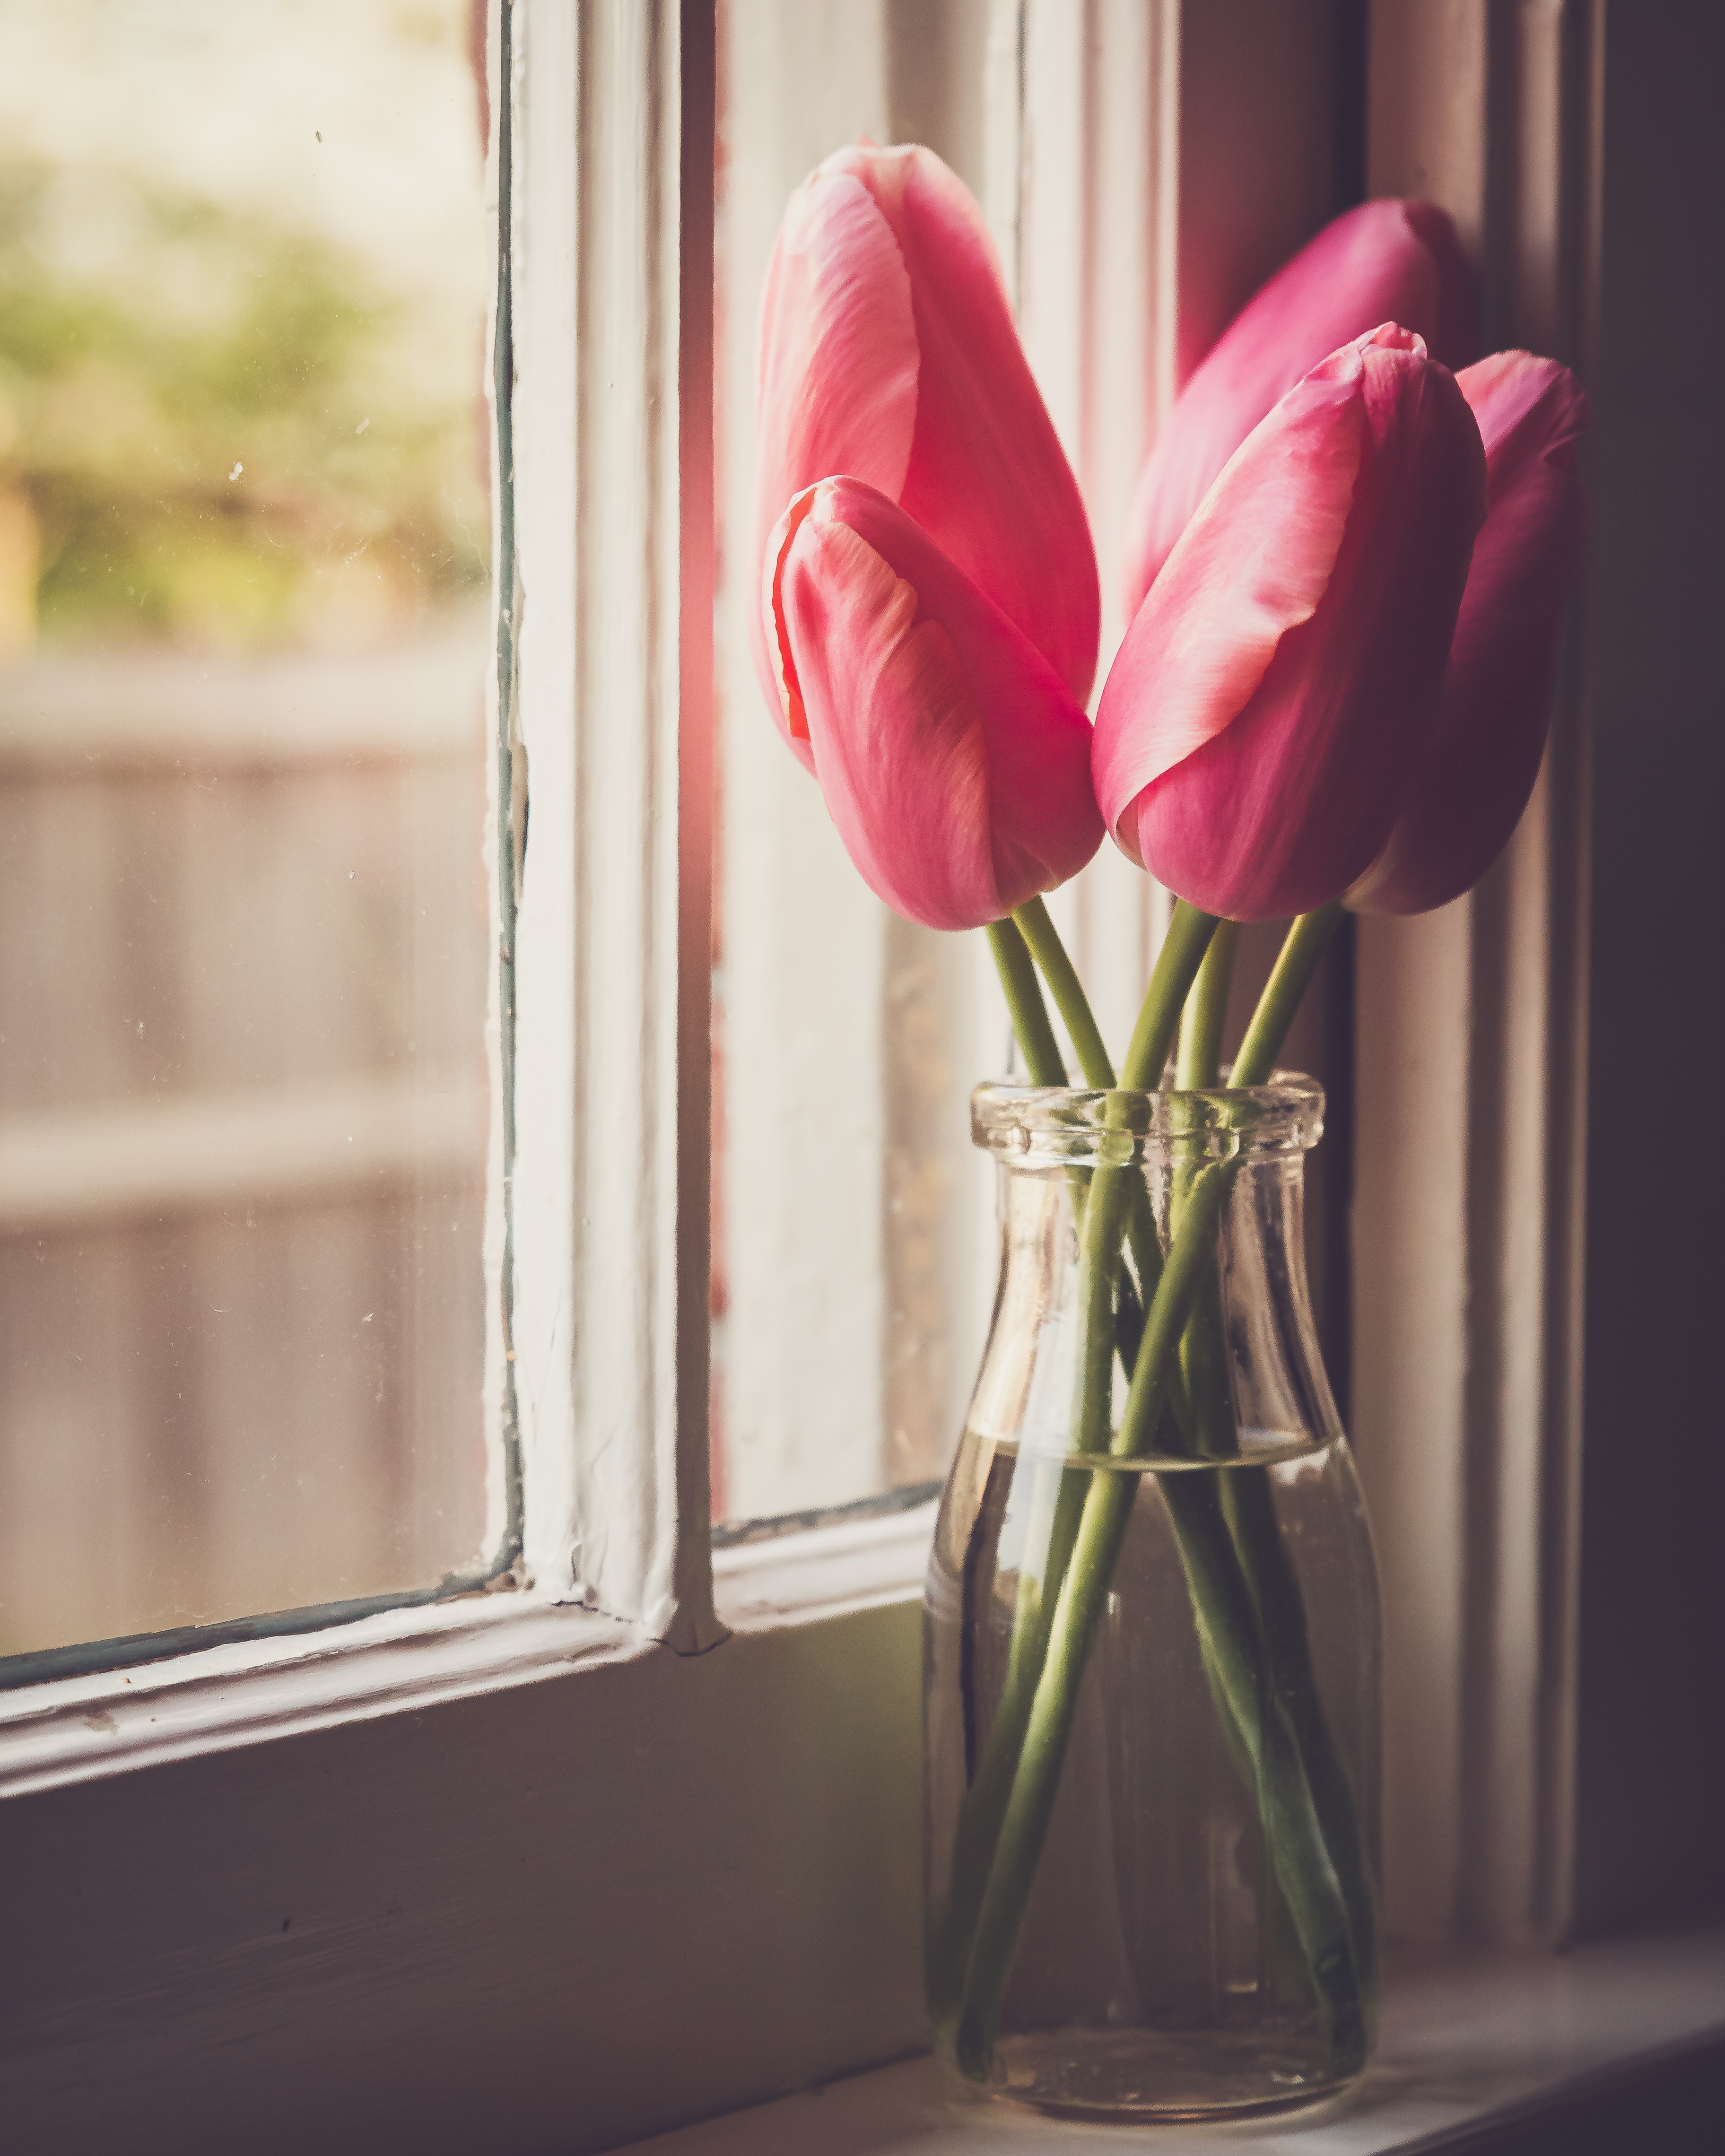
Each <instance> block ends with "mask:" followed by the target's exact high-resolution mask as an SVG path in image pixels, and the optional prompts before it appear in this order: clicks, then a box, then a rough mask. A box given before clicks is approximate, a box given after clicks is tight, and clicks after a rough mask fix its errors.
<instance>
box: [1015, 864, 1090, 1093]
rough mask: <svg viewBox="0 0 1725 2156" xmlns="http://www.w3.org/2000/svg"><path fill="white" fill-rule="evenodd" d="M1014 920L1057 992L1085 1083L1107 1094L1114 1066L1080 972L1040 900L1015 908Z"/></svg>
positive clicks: (1028, 901)
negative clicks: (1079, 975) (1068, 955)
mask: <svg viewBox="0 0 1725 2156" xmlns="http://www.w3.org/2000/svg"><path fill="white" fill-rule="evenodd" d="M1012 917H1013V919H1014V921H1016V922H1017V923H1018V926H1019V934H1020V935H1021V936H1022V937H1024V941H1025V942H1026V943H1028V944H1029V947H1030V956H1031V957H1033V958H1034V960H1035V961H1036V962H1037V964H1038V965H1039V966H1040V967H1041V968H1042V972H1043V976H1044V978H1045V980H1046V981H1047V983H1048V985H1049V987H1050V988H1051V989H1052V990H1053V991H1054V999H1055V1005H1056V1007H1057V1008H1058V1009H1059V1011H1060V1016H1061V1017H1062V1018H1063V1019H1065V1021H1066V1031H1067V1033H1068V1034H1069V1035H1070V1038H1071V1042H1072V1047H1073V1050H1074V1052H1075V1053H1076V1055H1077V1058H1078V1067H1079V1069H1080V1070H1081V1071H1082V1072H1083V1073H1084V1082H1085V1084H1086V1086H1097V1087H1099V1088H1101V1089H1102V1090H1104V1091H1106V1090H1107V1089H1109V1088H1111V1086H1113V1083H1114V1065H1113V1064H1112V1062H1111V1060H1109V1055H1108V1050H1107V1048H1106V1045H1104V1043H1103V1040H1102V1035H1101V1028H1100V1027H1099V1026H1098V1025H1097V1024H1096V1016H1095V1014H1094V1013H1093V1012H1092V1011H1091V1007H1090V998H1088V997H1087V996H1086V994H1085V993H1084V988H1083V984H1082V983H1081V982H1080V980H1079V978H1078V974H1077V970H1076V968H1075V967H1074V966H1073V963H1072V961H1071V960H1070V958H1069V957H1067V956H1066V947H1065V944H1064V943H1062V942H1061V941H1060V932H1059V931H1058V930H1057V929H1056V928H1055V925H1054V923H1053V921H1050V919H1049V917H1048V908H1047V907H1046V906H1045V905H1044V904H1043V903H1042V901H1041V900H1040V898H1029V899H1026V900H1025V901H1024V904H1023V905H1022V906H1014V908H1013V911H1012Z"/></svg>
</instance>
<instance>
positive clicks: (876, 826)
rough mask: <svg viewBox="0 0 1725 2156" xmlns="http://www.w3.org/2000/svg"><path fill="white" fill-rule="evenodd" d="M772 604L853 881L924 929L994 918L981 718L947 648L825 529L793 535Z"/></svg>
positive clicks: (894, 588)
mask: <svg viewBox="0 0 1725 2156" xmlns="http://www.w3.org/2000/svg"><path fill="white" fill-rule="evenodd" d="M779 604H780V610H781V613H782V616H783V619H784V621H785V624H786V626H787V634H788V640H789V642H790V644H791V645H792V646H793V649H794V650H795V652H796V654H797V657H798V676H799V679H800V682H801V685H802V694H803V700H804V704H805V708H806V709H807V710H808V711H809V718H810V721H811V725H810V736H811V739H812V741H813V744H814V757H815V769H816V772H817V773H818V775H819V779H820V785H821V792H822V793H823V794H824V796H825V798H826V804H827V808H828V810H829V813H830V814H831V816H832V819H833V821H834V824H836V825H837V826H838V829H839V837H840V838H841V839H843V840H844V841H845V850H846V851H847V852H848V853H849V854H850V858H851V860H853V861H854V862H855V865H856V867H857V869H858V870H859V871H860V874H861V875H862V876H863V878H864V880H865V881H866V882H867V883H868V885H869V886H870V889H871V890H872V891H875V893H876V894H877V895H878V896H880V897H881V898H883V899H885V900H886V903H887V904H888V905H889V906H892V907H894V908H895V909H896V911H899V912H900V913H903V914H907V915H908V916H910V917H911V919H913V920H916V921H926V922H927V923H928V925H929V926H930V927H935V928H966V927H973V926H975V925H977V924H978V923H979V922H981V921H994V920H998V919H999V916H1001V915H1002V914H1003V913H1004V912H1006V911H1008V910H1009V909H1008V908H1007V907H1006V906H1003V905H1002V903H1001V901H1000V895H999V891H998V890H997V888H996V886H995V883H994V875H993V860H992V859H991V857H990V854H989V850H988V754H987V751H986V749H985V747H984V745H983V722H982V716H981V714H980V713H979V711H978V709H977V703H976V698H975V696H974V695H973V692H972V690H971V685H970V683H969V682H968V680H966V678H965V675H964V670H963V666H962V665H960V664H959V660H958V655H957V653H956V652H955V651H954V650H953V649H952V639H950V638H949V637H948V636H947V634H946V632H945V630H944V629H942V627H941V625H940V624H939V623H938V622H937V621H932V620H927V619H925V620H921V621H919V620H918V619H917V595H916V591H915V589H914V588H912V587H911V585H909V584H907V583H904V582H903V581H902V580H901V578H899V577H895V576H894V574H893V573H892V571H891V569H890V568H889V567H887V565H886V562H883V561H882V560H881V558H880V556H879V555H878V554H877V553H875V551H874V549H873V548H872V547H870V546H869V545H868V544H867V542H865V541H864V540H862V539H860V538H859V537H858V536H856V534H855V532H854V531H850V529H848V527H847V526H845V525H843V524H841V523H839V522H838V521H835V520H831V519H821V520H819V521H817V520H814V519H812V518H808V517H805V518H803V520H802V521H800V522H799V523H798V526H797V529H796V531H795V532H794V534H793V537H792V540H791V543H790V546H789V547H788V550H787V552H786V555H785V560H784V567H783V571H782V572H781V579H780V601H779Z"/></svg>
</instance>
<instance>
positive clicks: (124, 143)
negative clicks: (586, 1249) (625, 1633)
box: [0, 0, 490, 1653]
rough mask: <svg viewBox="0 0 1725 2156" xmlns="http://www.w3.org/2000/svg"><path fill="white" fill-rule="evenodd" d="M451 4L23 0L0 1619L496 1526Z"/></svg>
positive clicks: (480, 658) (303, 1599)
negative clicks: (483, 1249)
mask: <svg viewBox="0 0 1725 2156" xmlns="http://www.w3.org/2000/svg"><path fill="white" fill-rule="evenodd" d="M470 29H471V22H470V8H469V6H468V4H467V0H411V4H409V0H340V4H336V0H292V4H289V0H248V4H247V5H246V6H245V7H244V8H233V7H231V6H228V5H225V4H223V0H157V4H151V5H148V6H141V5H136V4H129V3H128V0H59V4H57V5H55V6H54V7H52V8H42V7H41V6H39V5H38V4H35V0H0V42H3V45H4V49H5V51H6V54H7V65H6V68H5V70H4V73H3V76H0V143H3V148H0V1653H10V1652H17V1651H20V1650H28V1649H32V1648H37V1647H41V1646H47V1645H59V1644H62V1643H65V1642H70V1641H76V1640H89V1639H94V1638H102V1637H108V1636H112V1635H118V1634H123V1633H129V1632H137V1631H143V1630H155V1629H158V1628H162V1627H167V1626H174V1625H184V1624H188V1623H201V1622H204V1621H208V1620H213V1619H219V1618H223V1617H228V1616H232V1615H238V1614H252V1613H256V1612H259V1611H266V1610H270V1609H283V1608H287V1607H291V1606H295V1605H302V1604H310V1603H315V1602H320V1601H324V1600H328V1599H336V1598H345V1597H349V1596H353V1595H362V1594H379V1593H384V1592H390V1591H395V1590H398V1589H406V1588H410V1587H416V1586H420V1585H424V1584H429V1583H433V1582H434V1581H436V1580H437V1579H438V1578H439V1577H440V1576H442V1575H443V1574H444V1573H447V1572H449V1571H452V1570H456V1569H459V1568H465V1567H466V1566H468V1565H470V1564H471V1563H473V1562H474V1560H475V1558H476V1556H477V1554H478V1553H479V1550H480V1543H481V1540H482V1537H483V1535H484V1532H485V1517H484V1514H485V1451H484V1436H483V1426H482V1416H481V1410H480V1366H481V1358H482V1351H483V1319H482V1296H481V1283H480V1225H481V1214H482V1206H483V1176H484V1158H485V1127H486V1106H485V1057H484V1048H483V1020H484V1009H485V946H486V929H485V920H486V911H485V882H484V878H483V874H482V870H481V864H480V839H481V834H482V828H483V818H484V804H485V738H484V694H483V684H484V674H485V665H486V655H487V652H488V649H489V646H490V635H489V630H488V627H487V608H486V590H487V581H488V577H489V533H490V508H489V505H488V501H487V496H486V481H485V454H486V451H485V439H486V438H485V426H484V407H483V403H482V401H481V398H480V382H481V377H482V362H483V353H484V317H485V299H486V285H487V278H488V274H489V272H488V267H487V236H486V228H485V213H484V173H483V146H482V143H481V140H480V121H479V104H480V100H479V97H478V95H477V94H476V88H475V73H474V67H473V59H472V54H471V51H470Z"/></svg>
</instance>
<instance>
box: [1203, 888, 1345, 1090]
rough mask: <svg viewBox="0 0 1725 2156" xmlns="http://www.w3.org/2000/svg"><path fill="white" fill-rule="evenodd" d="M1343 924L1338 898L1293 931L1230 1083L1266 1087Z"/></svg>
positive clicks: (1242, 1045) (1306, 917) (1307, 916)
mask: <svg viewBox="0 0 1725 2156" xmlns="http://www.w3.org/2000/svg"><path fill="white" fill-rule="evenodd" d="M1341 919H1342V901H1341V900H1340V899H1339V898H1332V900H1331V901H1330V902H1329V904H1328V905H1327V906H1319V907H1318V909H1317V911H1316V912H1315V913H1302V914H1301V916H1300V917H1299V919H1298V920H1297V921H1295V923H1294V925H1293V927H1291V928H1290V929H1289V931H1288V933H1287V940H1286V942H1284V943H1283V945H1282V947H1281V955H1280V956H1279V957H1277V959H1276V966H1275V969H1274V971H1273V972H1272V973H1271V976H1270V978H1269V979H1268V981H1266V983H1265V984H1264V993H1263V994H1262V995H1261V996H1260V997H1259V998H1258V1008H1257V1009H1256V1010H1255V1011H1254V1012H1253V1013H1252V1022H1251V1024H1250V1025H1249V1026H1248V1027H1247V1028H1246V1037H1245V1039H1244V1040H1243V1041H1242V1042H1241V1043H1240V1053H1239V1055H1236V1056H1235V1059H1234V1073H1233V1076H1232V1077H1231V1079H1230V1081H1229V1082H1230V1084H1232V1085H1235V1086H1264V1085H1267V1084H1268V1083H1269V1081H1270V1074H1271V1071H1272V1070H1275V1068H1276V1057H1277V1056H1278V1055H1281V1046H1282V1043H1283V1042H1284V1041H1285V1040H1286V1039H1287V1037H1288V1028H1289V1027H1290V1026H1291V1024H1293V1022H1294V1014H1295V1012H1296V1011H1297V1010H1298V1009H1299V1008H1300V998H1301V996H1303V995H1304V994H1305V993H1306V991H1307V988H1309V987H1310V985H1311V983H1312V975H1313V974H1314V973H1316V972H1317V963H1318V961H1319V959H1320V958H1322V957H1323V954H1324V952H1326V951H1327V950H1328V948H1329V947H1330V938H1331V937H1332V936H1333V935H1334V934H1335V932H1336V930H1337V927H1338V925H1339V924H1340V922H1341Z"/></svg>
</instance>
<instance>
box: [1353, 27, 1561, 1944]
mask: <svg viewBox="0 0 1725 2156" xmlns="http://www.w3.org/2000/svg"><path fill="white" fill-rule="evenodd" d="M1588 13H1589V11H1588V10H1587V9H1586V8H1584V7H1582V6H1572V5H1566V4H1563V0H1555V4H1551V5H1545V4H1538V5H1528V6H1517V7H1513V8H1499V9H1495V10H1494V9H1492V8H1488V7H1487V6H1486V5H1485V4H1484V0H1434V4H1433V5H1431V6H1430V7H1425V8H1417V9H1415V8H1400V7H1397V6H1394V5H1389V6H1384V5H1381V4H1380V5H1379V6H1378V7H1376V8H1374V9H1373V18H1372V46H1371V53H1372V88H1371V126H1370V178H1371V185H1372V187H1373V191H1374V192H1377V193H1417V194H1422V195H1425V196H1427V197H1429V198H1431V199H1433V200H1435V201H1439V202H1441V203H1443V204H1444V205H1445V207H1446V208H1448V209H1450V212H1451V213H1452V214H1453V215H1454V216H1455V219H1456V222H1457V224H1458V226H1459V227H1460V228H1461V234H1462V236H1463V239H1464V243H1465V244H1466V245H1467V247H1468V248H1469V249H1470V251H1471V253H1472V254H1473V255H1474V257H1475V259H1476V260H1477V261H1478V262H1479V264H1481V275H1482V281H1483V287H1484V316H1485V319H1484V339H1485V345H1486V348H1487V349H1491V348H1494V347H1497V346H1506V345H1514V344H1522V345H1527V346H1531V347H1532V348H1533V349H1535V350H1539V351H1544V352H1552V353H1553V354H1554V355H1555V356H1556V357H1560V358H1563V359H1565V360H1568V362H1570V363H1572V364H1584V361H1585V358H1586V355H1587V349H1588V346H1589V341H1590V337H1591V334H1592V333H1591V331H1590V329H1589V325H1588V320H1587V309H1588V305H1589V297H1588V294H1589V280H1590V274H1591V273H1590V272H1589V271H1588V269H1587V267H1586V265H1587V263H1588V260H1589V254H1590V250H1592V249H1593V248H1594V239H1593V237H1592V226H1593V218H1594V212H1593V196H1592V191H1593V188H1594V184H1595V177H1596V170H1597V168H1596V165H1595V163H1594V161H1593V158H1592V151H1591V144H1590V131H1591V128H1592V124H1593V122H1592V99H1593V96H1594V90H1593V87H1592V85H1591V81H1590V76H1589V64H1587V55H1586V54H1585V52H1584V50H1582V49H1581V48H1582V44H1583V41H1584V32H1585V29H1586V21H1585V18H1586V17H1587V15H1588ZM1583 696H1584V685H1583V680H1582V677H1581V675H1580V673H1579V670H1578V669H1575V668H1573V667H1572V669H1571V670H1570V671H1569V674H1568V676H1567V678H1566V682H1565V686H1564V689H1563V694H1562V695H1561V696H1560V699H1559V704H1558V711H1557V715H1556V718H1555V721H1554V726H1553V747H1552V751H1551V753H1550V755H1549V756H1548V764H1547V769H1546V772H1545V773H1544V775H1543V778H1542V780H1541V783H1540V785H1539V787H1538V789H1537V790H1536V793H1535V795H1534V798H1533V799H1532V802H1531V803H1530V804H1529V807H1528V809H1527V814H1526V816H1525V818H1524V819H1523V821H1522V827H1521V829H1520V830H1519V832H1518V833H1517V836H1516V838H1515V839H1514V840H1513V842H1512V844H1511V847H1510V849H1509V850H1508V853H1507V855H1506V857H1505V859H1504V860H1503V861H1502V863H1501V864H1500V865H1499V866H1498V867H1497V870H1494V871H1493V872H1492V874H1491V875H1490V876H1489V877H1488V878H1487V879H1486V881H1485V882H1484V884H1482V885H1481V887H1480V889H1479V890H1478V891H1476V892H1475V893H1473V894H1472V895H1471V896H1469V897H1467V898H1465V899H1462V900H1461V901H1457V902H1456V903H1455V905H1454V906H1449V907H1446V908H1445V909H1444V910H1443V911H1441V912H1440V913H1438V914H1436V915H1434V916H1429V917H1428V918H1426V919H1423V920H1419V921H1363V922H1362V923H1361V924H1360V932H1359V943H1358V952H1359V978H1358V1119H1359V1120H1358V1130H1359V1137H1358V1157H1357V1161H1356V1174H1355V1192H1356V1195H1355V1201H1354V1222H1353V1235H1354V1252H1355V1264H1354V1280H1355V1312H1354V1326H1353V1339H1354V1358H1355V1359H1354V1386H1355V1395H1354V1397H1355V1408H1354V1418H1353V1419H1354V1423H1355V1427H1356V1435H1357V1438H1358V1445H1359V1450H1360V1455H1361V1461H1362V1468H1363V1476H1364V1479H1365V1483H1366V1488H1367V1493H1368V1500H1369V1501H1370V1504H1371V1507H1372V1515H1373V1526H1374V1529H1375V1532H1376V1534H1377V1537H1378V1546H1379V1552H1380V1557H1381V1561H1382V1564H1383V1569H1384V1578H1385V1580H1386V1582H1387V1583H1388V1585H1389V1601H1388V1607H1387V1609H1386V1646H1387V1652H1388V1664H1387V1673H1386V1691H1387V1697H1388V1700H1389V1717H1388V1727H1387V1758H1386V1766H1385V1791H1386V1825H1385V1862H1386V1869H1387V1874H1388V1881H1387V1891H1388V1900H1389V1919H1390V1922H1391V1924H1392V1927H1393V1928H1394V1929H1396V1930H1397V1931H1399V1932H1401V1933H1406V1934H1408V1935H1409V1936H1413V1937H1418V1938H1442V1937H1444V1936H1446V1935H1447V1934H1448V1933H1450V1931H1451V1930H1452V1929H1453V1928H1458V1927H1459V1928H1461V1930H1463V1931H1464V1932H1466V1933H1470V1934H1471V1935H1474V1936H1477V1937H1485V1938H1498V1939H1505V1940H1519V1939H1526V1938H1539V1937H1552V1936H1554V1935H1557V1934H1559V1933H1561V1932H1562V1931H1563V1928H1564V1927H1565V1925H1566V1923H1567V1922H1568V1908H1569V1902H1570V1892H1569V1883H1568V1871H1569V1866H1570V1863H1571V1860H1572V1850H1573V1841H1572V1835H1571V1829H1570V1825H1569V1820H1570V1805H1571V1799H1572V1791H1573V1775H1574V1758H1573V1748H1572V1747H1573V1712H1574V1685H1575V1639H1574V1614H1573V1613H1574V1595H1575V1591H1576V1590H1575V1575H1576V1565H1577V1562H1578V1546H1577V1543H1576V1538H1575V1532H1574V1518H1575V1515H1574V1487H1575V1481H1576V1476H1577V1474H1578V1471H1579V1444H1580V1428H1579V1389H1578V1388H1577V1386H1576V1384H1575V1383H1574V1368H1575V1364H1576V1359H1577V1357H1578V1355H1579V1338H1580V1332H1579V1324H1580V1318H1579V1309H1580V1306H1579V1281H1580V1278H1581V1245H1580V1235H1581V1229H1580V1219H1581V1204H1580V1198H1579V1182H1578V1147H1579V1142H1580V1136H1581V1132H1582V1131H1583V1130H1584V1083H1583V1077H1582V1071H1581V1062H1580V1036H1579V1028H1580V1023H1581V1014H1582V1012H1583V1010H1584V985H1583V984H1584V970H1583V968H1584V960H1583V954H1584V949H1585V934H1586V930H1585V896H1584V894H1585V889H1586V880H1587V859H1586V850H1585V846H1584V844H1583V843H1582V842H1581V840H1580V838H1579V823H1580V818H1581V814H1582V793H1581V786H1582V769H1583V748H1582V737H1581V702H1582V698H1583Z"/></svg>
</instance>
